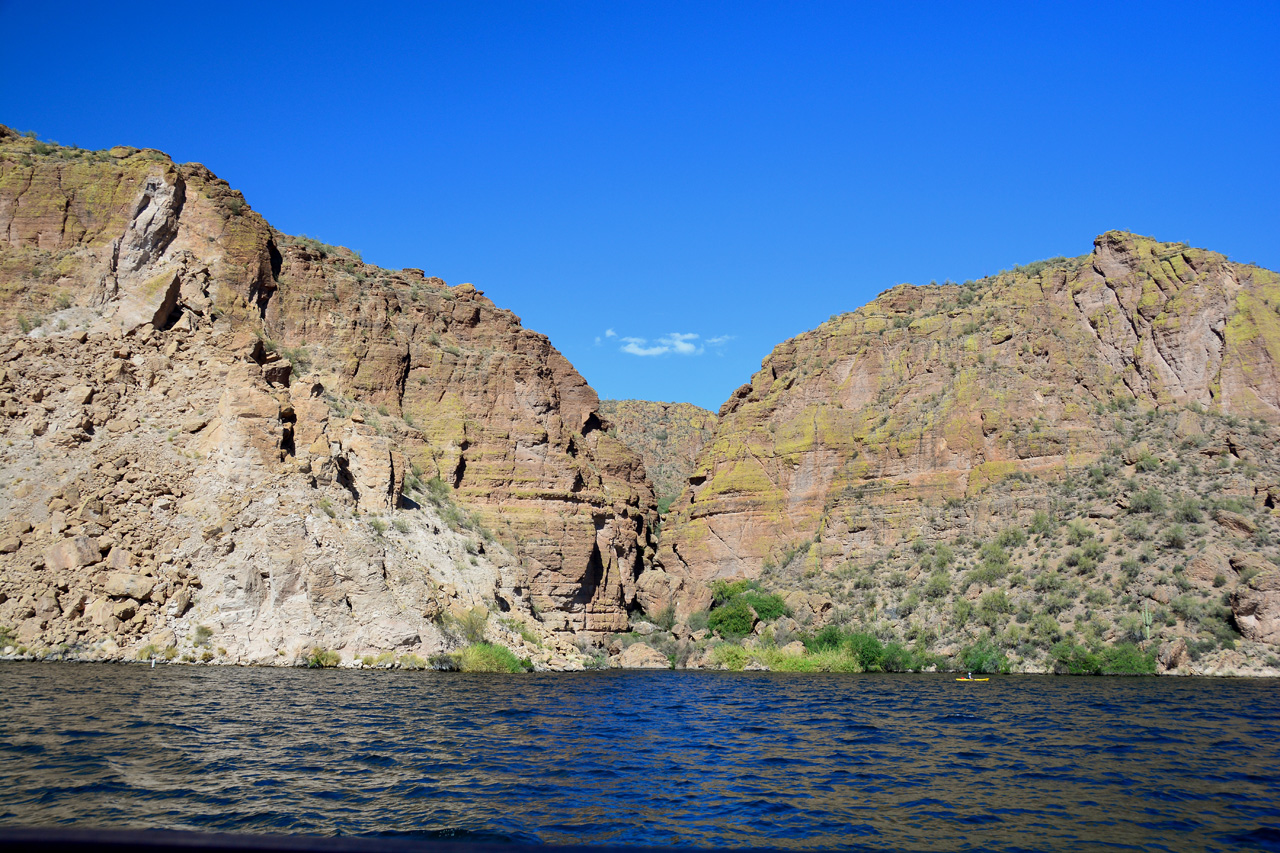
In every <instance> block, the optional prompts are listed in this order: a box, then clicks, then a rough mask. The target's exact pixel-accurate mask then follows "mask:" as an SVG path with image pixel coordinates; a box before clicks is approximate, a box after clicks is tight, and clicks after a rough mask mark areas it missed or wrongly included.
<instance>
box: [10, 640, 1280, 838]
mask: <svg viewBox="0 0 1280 853" xmlns="http://www.w3.org/2000/svg"><path fill="white" fill-rule="evenodd" d="M1278 687H1280V684H1277V682H1276V681H1272V680H1266V681H1263V680H1188V679H1154V678H1150V679H1103V678H1093V679H1086V678H1052V677H1043V678H1041V677H1009V678H997V679H994V680H992V681H991V682H989V683H987V684H957V683H956V682H955V681H954V680H953V679H952V678H951V677H950V676H911V675H904V676H895V675H847V676H845V675H790V674H773V673H693V672H690V673H678V672H653V673H617V672H614V673H577V674H573V673H569V674H535V675H526V676H515V677H513V676H482V675H460V674H450V673H415V672H390V671H372V672H371V671H335V670H320V671H315V670H279V669H233V668H212V667H210V668H197V667H176V666H175V667H160V668H156V669H147V668H143V667H140V666H119V665H117V666H111V665H88V664H86V665H75V664H0V837H2V836H3V829H2V827H3V826H4V825H49V824H75V825H79V826H113V827H133V828H146V827H151V828H175V829H200V830H218V831H232V832H273V833H274V832H289V833H310V834H322V835H333V834H343V835H405V836H414V835H418V836H423V837H436V836H470V837H476V838H482V839H485V840H495V839H510V840H513V841H525V842H556V843H576V842H591V843H599V844H634V845H670V844H679V845H694V846H707V847H710V846H773V847H784V848H796V849H816V848H845V849H850V848H852V849H872V850H924V849H948V850H1079V849H1084V848H1088V849H1117V850H1193V849H1211V850H1238V849H1245V848H1262V849H1280V690H1278V689H1277V688H1278Z"/></svg>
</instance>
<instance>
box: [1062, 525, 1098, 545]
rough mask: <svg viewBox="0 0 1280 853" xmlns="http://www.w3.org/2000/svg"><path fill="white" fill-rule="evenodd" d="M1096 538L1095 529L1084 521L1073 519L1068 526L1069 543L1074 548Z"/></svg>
mask: <svg viewBox="0 0 1280 853" xmlns="http://www.w3.org/2000/svg"><path fill="white" fill-rule="evenodd" d="M1093 539H1094V534H1093V531H1092V530H1090V529H1089V527H1088V526H1087V525H1085V524H1083V523H1082V522H1079V521H1073V522H1071V524H1069V525H1068V526H1067V544H1068V545H1070V546H1072V547H1073V548H1075V547H1078V546H1080V545H1083V544H1084V543H1085V542H1090V541H1092V540H1093Z"/></svg>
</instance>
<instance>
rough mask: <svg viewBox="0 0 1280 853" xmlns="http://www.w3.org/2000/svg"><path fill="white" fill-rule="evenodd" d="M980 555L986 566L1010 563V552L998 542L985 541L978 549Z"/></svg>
mask: <svg viewBox="0 0 1280 853" xmlns="http://www.w3.org/2000/svg"><path fill="white" fill-rule="evenodd" d="M978 555H979V556H980V557H981V558H982V565H984V566H1007V565H1009V554H1008V552H1007V551H1005V549H1004V548H1003V547H1002V546H1001V545H1000V543H999V542H998V541H996V542H984V543H983V544H982V547H981V548H979V549H978Z"/></svg>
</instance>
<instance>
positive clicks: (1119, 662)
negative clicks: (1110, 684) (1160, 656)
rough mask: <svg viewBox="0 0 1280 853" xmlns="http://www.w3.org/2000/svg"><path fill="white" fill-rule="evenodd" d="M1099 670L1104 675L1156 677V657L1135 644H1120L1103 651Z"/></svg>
mask: <svg viewBox="0 0 1280 853" xmlns="http://www.w3.org/2000/svg"><path fill="white" fill-rule="evenodd" d="M1099 668H1100V670H1101V672H1102V674H1103V675H1154V674H1155V671H1156V656H1155V652H1144V651H1142V650H1141V649H1139V648H1138V647H1137V646H1135V645H1134V644H1133V643H1119V644H1118V645H1114V646H1107V647H1106V648H1104V649H1103V650H1102V653H1101V654H1100V655H1099Z"/></svg>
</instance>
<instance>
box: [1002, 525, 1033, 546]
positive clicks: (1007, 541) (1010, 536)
mask: <svg viewBox="0 0 1280 853" xmlns="http://www.w3.org/2000/svg"><path fill="white" fill-rule="evenodd" d="M996 544H997V545H999V546H1000V547H1001V548H1021V547H1022V546H1023V545H1025V544H1027V534H1026V533H1025V532H1024V531H1023V530H1022V528H1021V527H1007V528H1005V529H1004V530H1002V531H1001V532H1000V535H999V536H997V537H996Z"/></svg>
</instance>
